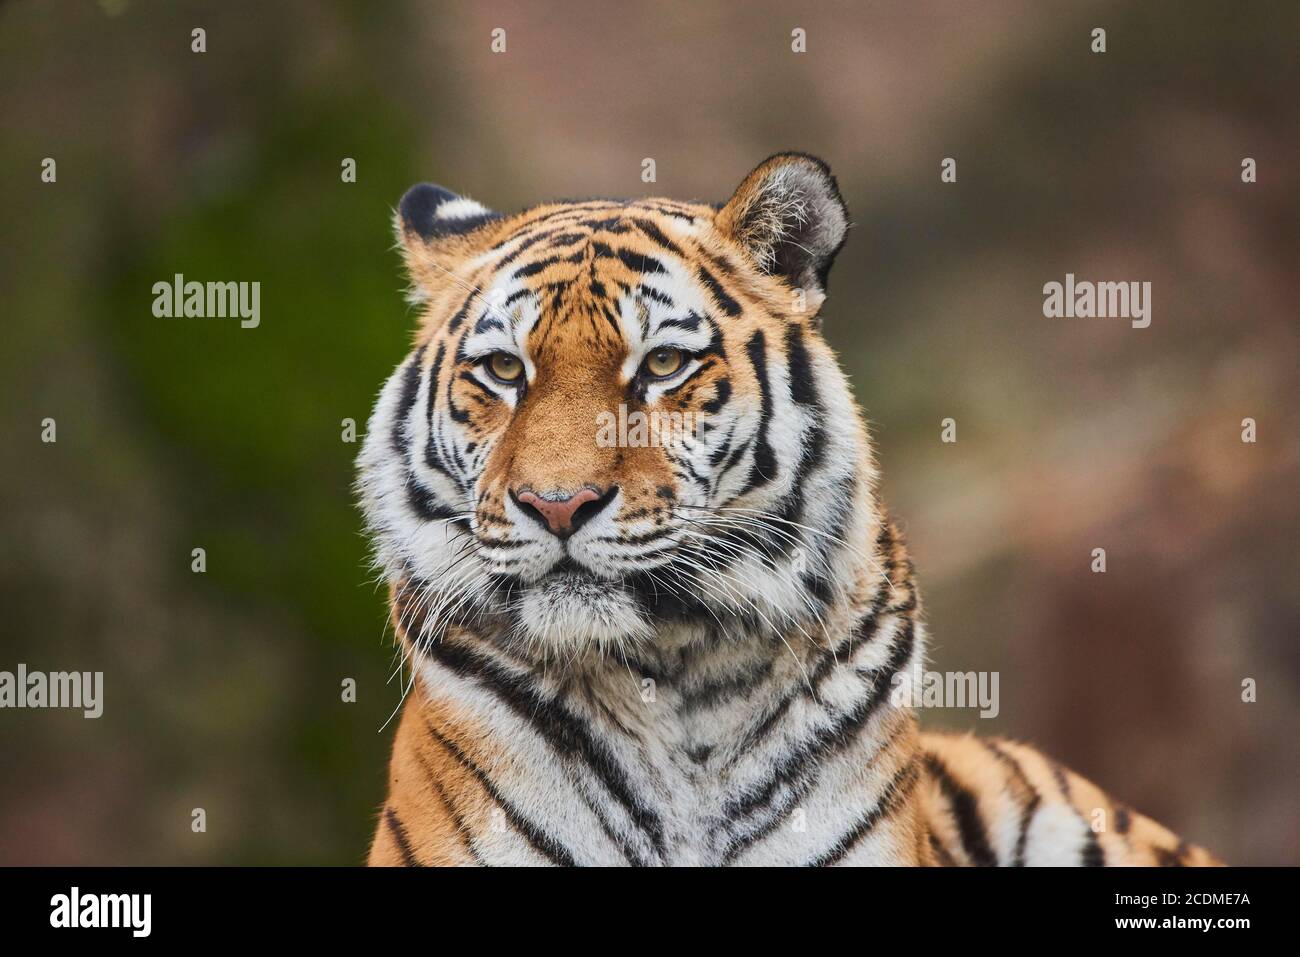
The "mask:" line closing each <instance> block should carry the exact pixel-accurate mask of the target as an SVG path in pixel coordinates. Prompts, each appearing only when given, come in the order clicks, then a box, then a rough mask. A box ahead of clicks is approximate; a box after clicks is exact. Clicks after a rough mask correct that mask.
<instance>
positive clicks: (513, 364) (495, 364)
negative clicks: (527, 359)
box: [488, 352, 524, 382]
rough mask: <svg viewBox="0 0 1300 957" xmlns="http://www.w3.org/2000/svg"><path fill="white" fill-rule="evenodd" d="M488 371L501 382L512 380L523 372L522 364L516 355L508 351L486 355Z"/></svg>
mask: <svg viewBox="0 0 1300 957" xmlns="http://www.w3.org/2000/svg"><path fill="white" fill-rule="evenodd" d="M488 371H489V372H491V373H492V374H493V375H494V376H496V377H497V378H498V379H500V380H501V381H502V382H514V381H515V380H516V379H518V378H519V377H520V376H521V375H523V374H524V364H523V363H522V362H520V361H519V357H518V356H512V355H511V354H510V353H508V352H494V353H492V355H490V356H488Z"/></svg>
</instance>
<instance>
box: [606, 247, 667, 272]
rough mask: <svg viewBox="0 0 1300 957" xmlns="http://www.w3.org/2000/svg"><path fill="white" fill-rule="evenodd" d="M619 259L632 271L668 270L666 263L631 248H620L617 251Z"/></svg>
mask: <svg viewBox="0 0 1300 957" xmlns="http://www.w3.org/2000/svg"><path fill="white" fill-rule="evenodd" d="M617 256H618V258H619V260H620V261H621V262H622V263H623V265H624V266H626V267H627V268H628V269H630V270H632V272H636V273H641V274H643V275H644V274H645V273H655V272H667V271H668V270H666V269H665V268H664V264H663V263H661V262H660V261H659V260H658V259H655V257H654V256H647V255H646V254H645V253H639V252H636V251H635V250H631V249H620V250H618V251H617Z"/></svg>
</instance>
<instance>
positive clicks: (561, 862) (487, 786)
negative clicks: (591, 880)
mask: <svg viewBox="0 0 1300 957" xmlns="http://www.w3.org/2000/svg"><path fill="white" fill-rule="evenodd" d="M424 725H425V727H426V728H427V729H428V731H429V734H430V735H432V736H433V738H434V740H436V741H437V742H438V743H439V744H441V745H442V746H443V747H444V748H446V749H447V751H448V753H450V754H451V756H452V757H453V758H455V759H456V760H457V761H458V762H459V763H460V765H461V766H462V767H463V768H465V770H467V771H469V772H470V773H471V774H472V775H474V777H475V778H477V779H478V782H479V784H481V785H482V786H483V790H485V791H487V793H488V795H489V796H490V797H491V798H492V800H493V801H495V802H496V804H497V806H498V807H500V808H501V810H502V812H504V813H505V816H506V820H507V821H509V822H510V824H511V825H512V826H513V827H514V829H515V830H517V831H518V832H519V833H520V834H522V835H523V836H524V839H525V840H526V841H528V843H529V845H531V846H532V848H533V850H535V851H537V853H539V854H541V855H542V856H543V857H545V858H546V859H547V860H548V861H550V862H551V863H552V864H556V865H558V866H560V867H576V866H577V861H575V860H574V859H573V855H572V854H570V853H569V851H568V849H567V848H565V847H564V845H562V844H561V843H560V842H559V841H557V840H555V838H553V837H551V836H550V835H549V834H547V833H546V832H545V831H543V830H542V829H541V828H539V827H538V826H537V825H535V824H533V823H532V822H531V821H529V820H528V819H527V818H526V817H524V815H523V814H521V813H520V812H519V810H518V809H517V808H516V807H515V806H514V805H513V804H511V803H510V802H509V801H507V800H506V799H505V797H504V796H503V795H502V794H501V792H500V791H498V790H497V788H496V785H495V784H493V783H492V780H491V779H490V778H489V777H488V776H487V774H486V773H485V772H484V771H483V769H482V768H480V767H479V766H478V765H477V764H475V763H474V761H473V760H472V759H471V758H470V757H469V755H467V754H466V753H465V752H464V751H462V750H461V749H460V747H459V746H458V745H457V744H456V742H454V741H452V740H451V739H450V738H447V737H444V736H443V735H441V734H439V733H438V729H437V728H435V727H434V726H433V725H431V724H430V723H429V720H428V718H426V719H425V721H424Z"/></svg>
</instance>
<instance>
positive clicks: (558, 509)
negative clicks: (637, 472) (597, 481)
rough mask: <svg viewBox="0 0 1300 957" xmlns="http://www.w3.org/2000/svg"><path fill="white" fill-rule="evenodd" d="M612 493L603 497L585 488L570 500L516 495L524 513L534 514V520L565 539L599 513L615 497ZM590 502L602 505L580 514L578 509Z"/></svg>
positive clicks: (530, 494)
mask: <svg viewBox="0 0 1300 957" xmlns="http://www.w3.org/2000/svg"><path fill="white" fill-rule="evenodd" d="M612 491H613V490H611V492H606V493H605V494H604V495H602V494H601V493H600V492H597V491H596V490H595V489H594V488H584V489H582V490H581V491H579V492H578V493H577V494H576V495H571V496H569V497H568V498H543V497H542V496H540V495H538V494H537V493H536V492H532V491H523V492H520V493H518V494H517V495H515V502H516V503H518V504H519V506H520V507H521V508H522V510H523V511H524V512H528V511H530V510H531V511H532V512H534V513H535V514H534V516H533V517H534V518H540V519H541V520H542V521H543V522H545V523H546V527H547V528H549V529H550V530H551V532H552V533H553V534H555V535H559V536H560V537H562V538H563V537H565V536H567V535H572V534H573V533H574V532H576V531H577V530H578V528H579V526H581V525H582V523H583V522H585V521H586V520H587V519H588V518H591V517H592V516H593V515H595V514H596V513H597V512H599V511H600V510H601V508H603V507H604V505H605V504H606V503H607V502H608V501H609V499H611V498H613V497H614V496H613V494H612ZM589 502H600V503H601V504H600V505H599V506H596V507H593V508H591V509H588V510H586V511H585V512H583V513H582V514H578V509H580V508H582V506H584V505H586V504H588V503H589Z"/></svg>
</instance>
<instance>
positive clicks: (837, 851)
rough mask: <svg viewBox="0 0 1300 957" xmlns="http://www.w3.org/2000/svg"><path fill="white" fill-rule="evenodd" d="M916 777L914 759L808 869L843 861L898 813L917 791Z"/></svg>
mask: <svg viewBox="0 0 1300 957" xmlns="http://www.w3.org/2000/svg"><path fill="white" fill-rule="evenodd" d="M919 777H920V772H918V771H917V767H916V760H915V759H912V760H910V761H908V762H907V764H905V765H904V766H903V767H901V768H899V770H898V773H897V774H895V775H894V776H893V777H892V778H891V779H890V781H889V783H888V784H887V785H885V790H884V791H883V792H881V795H880V800H879V801H877V802H876V804H875V806H874V807H872V808H871V810H869V811H868V812H867V813H866V814H864V815H863V816H862V817H861V818H860V819H859V820H858V823H857V824H855V825H854V826H853V829H852V830H851V831H849V833H847V834H845V835H844V836H843V837H842V838H840V839H839V840H838V841H836V842H835V845H834V846H833V847H832V848H831V849H830V850H829V851H827V852H826V853H825V854H822V855H821V856H820V857H818V858H816V859H814V860H812V861H809V862H808V866H809V867H830V866H832V865H834V864H838V863H839V862H840V861H842V860H843V859H844V858H845V857H846V856H847V855H848V854H849V853H850V852H851V851H852V850H853V848H854V847H856V846H857V844H858V842H859V841H861V840H862V839H863V838H864V837H866V836H867V835H868V834H869V833H870V832H871V830H872V829H873V828H874V827H875V826H876V825H877V824H879V823H880V822H881V821H883V820H885V819H886V818H887V817H889V816H890V815H891V814H893V813H894V812H895V811H896V810H898V808H899V806H900V805H901V804H902V803H903V801H904V800H905V799H906V798H907V796H908V795H909V794H911V793H912V791H913V789H914V788H915V787H916V782H917V779H918V778H919Z"/></svg>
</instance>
